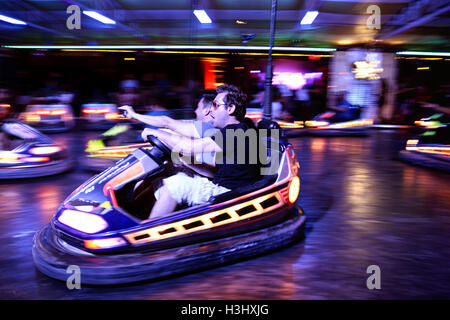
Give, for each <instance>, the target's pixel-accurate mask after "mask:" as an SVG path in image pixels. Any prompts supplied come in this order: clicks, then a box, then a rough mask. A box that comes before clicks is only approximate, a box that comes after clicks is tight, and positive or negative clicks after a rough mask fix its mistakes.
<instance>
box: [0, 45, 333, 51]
mask: <svg viewBox="0 0 450 320" xmlns="http://www.w3.org/2000/svg"><path fill="white" fill-rule="evenodd" d="M1 47H2V48H10V49H46V50H50V49H57V50H58V49H59V50H63V49H66V50H67V49H71V50H145V49H147V50H245V51H266V50H268V49H269V47H268V46H192V45H104V46H102V45H93V46H85V45H80V46H78V45H73V46H72V45H68V46H66V45H60V46H58V45H55V46H53V45H49V46H46V45H2V46H1ZM273 50H274V51H295V52H297V51H300V52H301V51H312V52H331V51H336V49H335V48H315V47H273Z"/></svg>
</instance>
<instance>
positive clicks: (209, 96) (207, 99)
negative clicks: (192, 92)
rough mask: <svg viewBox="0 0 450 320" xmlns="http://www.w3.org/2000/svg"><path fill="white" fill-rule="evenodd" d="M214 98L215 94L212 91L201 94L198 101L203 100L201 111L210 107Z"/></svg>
mask: <svg viewBox="0 0 450 320" xmlns="http://www.w3.org/2000/svg"><path fill="white" fill-rule="evenodd" d="M215 97H216V93H215V92H214V91H212V92H210V90H208V92H205V93H203V95H202V96H201V97H200V100H202V99H203V109H206V108H209V107H211V104H212V102H213V101H214V98H215Z"/></svg>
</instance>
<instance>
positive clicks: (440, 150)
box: [406, 145, 450, 155]
mask: <svg viewBox="0 0 450 320" xmlns="http://www.w3.org/2000/svg"><path fill="white" fill-rule="evenodd" d="M406 150H407V151H418V152H423V153H436V154H442V155H450V146H446V147H415V146H409V145H407V146H406Z"/></svg>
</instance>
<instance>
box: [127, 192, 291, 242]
mask: <svg viewBox="0 0 450 320" xmlns="http://www.w3.org/2000/svg"><path fill="white" fill-rule="evenodd" d="M288 188H289V187H287V188H284V189H288ZM284 189H283V190H281V191H277V192H273V193H270V194H268V195H265V196H262V197H259V198H256V199H253V200H250V201H247V202H244V203H241V204H238V205H235V206H232V207H229V208H226V209H223V210H219V211H214V212H210V213H207V214H205V215H203V216H198V217H194V218H189V219H185V220H181V221H177V222H174V223H169V224H164V225H161V226H157V227H152V228H148V229H145V230H140V231H138V232H133V233H129V234H124V236H125V238H126V239H127V240H128V241H129V242H130V243H131V244H140V243H146V242H151V241H156V240H161V239H166V238H171V237H176V236H180V235H185V234H189V233H192V232H197V231H199V230H205V229H210V228H212V227H217V226H221V225H225V224H230V223H234V222H237V221H241V220H246V219H248V218H251V217H254V216H258V215H261V214H264V213H266V212H268V211H271V210H274V209H277V208H279V207H281V206H284V205H285V204H286V200H285V198H284V197H283V196H282V195H281V193H282V192H284ZM273 196H274V197H276V198H277V200H278V203H277V204H275V205H273V206H270V207H268V208H266V209H263V207H262V206H261V204H260V203H261V202H263V201H265V200H267V199H269V198H271V197H273ZM250 205H253V206H254V207H255V208H256V210H255V211H253V212H250V213H247V214H245V215H243V216H239V215H238V214H237V212H236V211H237V210H239V209H242V208H244V207H247V206H250ZM224 213H227V214H228V215H229V216H230V217H231V218H228V219H226V220H223V221H219V222H216V223H213V222H212V221H211V219H212V218H214V217H217V216H219V215H221V214H224ZM196 221H201V222H202V223H203V224H202V225H200V226H197V227H194V228H191V229H185V228H184V227H183V225H187V224H190V223H193V222H196ZM171 228H174V229H175V230H176V231H174V232H170V233H167V234H162V235H161V234H159V232H160V231H164V230H167V229H171ZM143 235H149V236H150V237H147V238H144V239H140V240H136V239H135V238H136V237H138V236H143Z"/></svg>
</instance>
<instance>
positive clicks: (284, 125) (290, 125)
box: [277, 121, 304, 129]
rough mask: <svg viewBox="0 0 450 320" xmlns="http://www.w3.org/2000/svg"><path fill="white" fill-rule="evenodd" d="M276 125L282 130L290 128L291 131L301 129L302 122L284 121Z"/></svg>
mask: <svg viewBox="0 0 450 320" xmlns="http://www.w3.org/2000/svg"><path fill="white" fill-rule="evenodd" d="M277 123H278V124H279V125H280V127H282V128H292V129H299V128H303V127H304V125H303V121H294V122H284V121H277Z"/></svg>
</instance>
